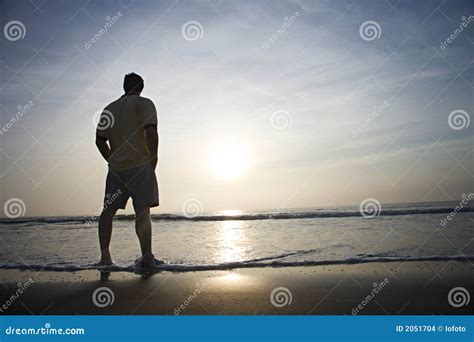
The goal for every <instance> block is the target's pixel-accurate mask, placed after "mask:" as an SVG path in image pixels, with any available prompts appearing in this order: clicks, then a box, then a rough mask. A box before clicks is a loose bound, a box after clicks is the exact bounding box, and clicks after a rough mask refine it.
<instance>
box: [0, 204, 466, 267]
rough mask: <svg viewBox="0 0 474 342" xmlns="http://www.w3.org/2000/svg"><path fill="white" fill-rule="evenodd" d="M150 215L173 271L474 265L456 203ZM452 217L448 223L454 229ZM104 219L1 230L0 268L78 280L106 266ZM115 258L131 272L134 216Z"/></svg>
mask: <svg viewBox="0 0 474 342" xmlns="http://www.w3.org/2000/svg"><path fill="white" fill-rule="evenodd" d="M371 216H373V217H363V215H361V212H360V211H359V207H358V206H348V207H339V208H302V209H279V210H268V211H255V212H241V211H224V212H218V213H204V214H201V215H199V216H196V217H186V216H183V215H179V214H158V215H153V216H152V220H153V250H154V253H155V256H156V257H157V258H159V259H162V260H165V261H166V263H167V264H166V265H164V266H162V267H161V268H162V269H164V270H174V271H195V270H206V269H208V270H211V269H230V268H239V267H261V266H273V267H279V266H301V265H325V264H327V265H330V264H338V263H339V264H340V263H364V262H382V261H404V260H474V243H473V236H474V225H473V222H474V207H472V206H463V208H460V207H459V203H458V202H436V203H415V204H413V203H412V204H391V205H383V206H382V209H381V210H379V211H376V212H374V213H372V215H371ZM448 216H449V217H450V219H448ZM97 234H98V233H97V218H91V217H82V216H81V217H78V216H74V217H73V216H71V217H31V218H24V217H22V218H17V219H9V218H2V219H1V220H0V246H1V248H0V268H3V269H6V268H15V269H35V270H41V269H44V270H54V271H74V270H81V269H87V268H90V264H91V263H93V262H96V261H97V260H98V257H99V245H98V237H97ZM111 252H112V257H113V259H114V261H115V262H116V263H117V265H118V266H115V267H111V268H109V269H110V270H112V271H113V270H122V271H127V270H133V265H134V261H135V260H136V259H137V258H138V257H139V254H140V248H139V244H138V239H137V237H136V235H135V230H134V217H133V216H118V217H117V219H116V220H115V221H114V230H113V234H112V242H111Z"/></svg>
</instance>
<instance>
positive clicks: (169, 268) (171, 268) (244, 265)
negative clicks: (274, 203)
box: [0, 255, 474, 273]
mask: <svg viewBox="0 0 474 342" xmlns="http://www.w3.org/2000/svg"><path fill="white" fill-rule="evenodd" d="M271 259H274V258H271ZM264 260H268V259H266V258H263V259H254V260H248V261H237V262H228V263H222V264H215V265H213V264H209V265H179V264H164V265H160V266H157V267H156V269H155V271H156V272H157V273H159V272H175V273H184V272H204V271H233V270H239V269H252V268H285V267H315V266H337V265H342V266H343V265H359V264H371V263H387V264H389V263H400V262H425V261H430V262H451V261H457V262H467V263H470V262H471V261H473V262H474V256H471V255H454V256H436V255H435V256H422V257H390V256H388V257H371V256H368V257H361V258H347V259H335V260H315V261H311V260H310V261H294V262H291V261H289V262H286V261H276V260H275V261H272V262H261V261H264ZM0 270H19V271H32V272H35V271H37V272H81V271H93V270H95V271H99V272H110V273H112V272H132V273H139V272H140V269H137V268H135V266H134V265H131V266H120V265H111V266H95V265H69V266H63V265H56V264H48V265H32V264H21V265H20V264H5V265H2V266H0Z"/></svg>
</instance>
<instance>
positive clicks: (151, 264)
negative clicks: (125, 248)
mask: <svg viewBox="0 0 474 342" xmlns="http://www.w3.org/2000/svg"><path fill="white" fill-rule="evenodd" d="M164 263H165V262H164V261H162V260H158V259H156V258H155V256H154V255H153V254H152V255H148V256H145V257H143V256H142V257H140V258H138V259H137V260H136V261H135V264H136V265H139V266H141V267H142V268H143V269H145V270H153V269H154V268H155V267H156V266H158V265H163V264H164Z"/></svg>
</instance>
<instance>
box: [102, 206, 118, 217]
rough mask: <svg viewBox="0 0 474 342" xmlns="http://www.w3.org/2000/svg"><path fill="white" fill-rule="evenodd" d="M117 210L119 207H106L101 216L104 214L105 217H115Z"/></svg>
mask: <svg viewBox="0 0 474 342" xmlns="http://www.w3.org/2000/svg"><path fill="white" fill-rule="evenodd" d="M117 210H118V209H115V208H110V207H109V208H104V209H102V214H101V216H103V217H112V218H113V217H114V216H115V214H116V213H117Z"/></svg>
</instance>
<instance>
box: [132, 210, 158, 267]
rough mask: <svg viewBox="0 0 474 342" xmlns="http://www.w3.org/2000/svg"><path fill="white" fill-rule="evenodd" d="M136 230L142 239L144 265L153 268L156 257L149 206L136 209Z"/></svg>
mask: <svg viewBox="0 0 474 342" xmlns="http://www.w3.org/2000/svg"><path fill="white" fill-rule="evenodd" d="M135 231H136V233H137V236H138V240H139V241H140V248H141V250H142V262H143V267H144V268H153V267H154V266H155V257H154V256H153V253H152V252H151V219H150V208H149V207H145V208H141V209H139V210H137V211H136V213H135Z"/></svg>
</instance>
